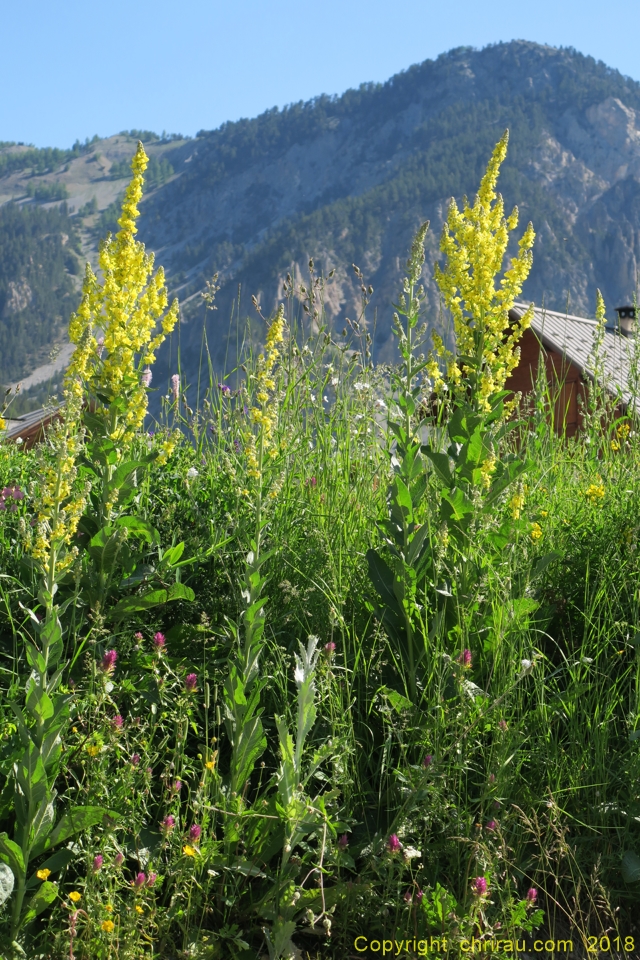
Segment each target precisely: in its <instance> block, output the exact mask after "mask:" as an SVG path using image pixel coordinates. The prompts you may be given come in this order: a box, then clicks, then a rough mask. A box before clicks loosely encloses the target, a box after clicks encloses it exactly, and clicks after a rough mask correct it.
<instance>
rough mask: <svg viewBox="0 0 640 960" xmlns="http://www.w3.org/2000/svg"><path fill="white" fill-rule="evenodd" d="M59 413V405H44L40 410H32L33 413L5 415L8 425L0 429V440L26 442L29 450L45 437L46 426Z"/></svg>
mask: <svg viewBox="0 0 640 960" xmlns="http://www.w3.org/2000/svg"><path fill="white" fill-rule="evenodd" d="M59 413H60V408H59V407H42V408H41V409H40V410H32V411H31V413H25V414H23V415H22V416H20V417H8V416H6V415H5V417H4V421H5V423H6V427H5V429H4V430H1V431H0V440H10V441H12V442H13V443H20V444H24V449H25V450H29V448H30V447H33V446H34V445H35V444H36V443H39V442H40V441H41V440H42V439H43V437H44V432H45V430H46V428H47V427H48V426H49V424H50V423H52V422H53V421H54V420H55V419H56V418H57V417H58V416H59Z"/></svg>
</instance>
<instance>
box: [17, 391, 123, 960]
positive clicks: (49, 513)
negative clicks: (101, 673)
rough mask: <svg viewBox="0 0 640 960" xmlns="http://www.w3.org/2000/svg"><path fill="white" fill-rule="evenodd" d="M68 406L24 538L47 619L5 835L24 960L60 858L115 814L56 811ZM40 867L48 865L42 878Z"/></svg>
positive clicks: (69, 467)
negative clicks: (10, 831)
mask: <svg viewBox="0 0 640 960" xmlns="http://www.w3.org/2000/svg"><path fill="white" fill-rule="evenodd" d="M66 399H67V403H66V406H65V408H64V412H63V415H62V418H61V420H60V421H58V422H57V423H56V424H55V425H54V427H53V429H52V430H51V431H50V433H49V446H50V450H49V451H48V452H47V453H46V454H45V453H44V452H43V453H42V454H41V457H40V460H41V466H40V479H39V506H38V513H37V517H36V520H35V528H34V529H33V530H29V532H28V534H27V531H26V528H25V529H24V530H23V533H24V535H25V539H26V546H27V551H28V553H29V554H30V556H31V559H32V562H33V565H34V568H35V571H36V573H37V574H38V578H39V584H40V588H39V592H38V598H37V599H38V602H39V605H40V611H41V612H39V613H37V612H36V611H34V610H31V609H26V613H27V615H28V623H29V624H30V627H29V628H27V627H25V628H24V634H23V636H24V647H25V655H26V659H27V663H28V665H29V667H30V670H31V672H30V674H29V677H28V678H27V680H26V683H25V688H24V702H23V703H22V704H21V703H19V702H17V701H13V702H11V707H12V709H13V712H14V714H15V718H16V726H17V732H18V737H19V741H20V742H19V744H17V745H16V751H15V757H16V759H15V762H14V765H13V788H14V814H15V828H14V835H13V839H11V838H10V837H9V836H8V835H7V834H6V833H4V834H0V877H1V880H2V882H1V883H0V901H2V900H7V899H8V898H9V897H11V896H12V895H13V900H12V904H11V920H10V941H11V944H12V947H11V949H12V952H13V954H14V955H16V956H25V955H26V954H25V953H24V950H23V945H22V944H23V943H24V936H25V935H28V928H29V925H30V923H31V922H32V921H33V920H34V919H35V918H36V917H37V916H38V915H39V914H40V913H41V912H42V911H43V910H45V909H46V908H47V907H48V906H49V905H50V904H51V903H52V902H53V901H54V900H55V899H56V898H57V896H58V888H57V885H56V883H55V882H53V881H50V880H49V879H48V878H49V876H51V874H53V873H55V872H56V871H58V870H60V869H61V868H62V867H64V866H65V865H66V864H67V863H68V862H69V860H70V859H72V857H73V854H72V853H71V852H70V851H69V850H68V849H64V850H60V851H57V852H53V851H54V850H55V848H56V847H58V846H59V845H60V844H62V843H63V842H65V841H68V840H69V839H70V838H71V837H73V836H75V835H76V834H78V833H80V832H81V831H82V830H85V829H87V828H88V827H91V826H93V825H94V824H96V823H100V822H101V821H103V819H104V818H105V817H106V816H107V815H108V813H109V811H107V810H105V809H102V808H99V807H84V806H77V805H76V806H74V805H73V804H69V803H67V804H66V810H65V812H64V813H63V814H62V815H61V816H58V812H57V810H56V790H55V786H54V785H55V781H56V777H57V774H58V770H59V767H60V761H61V757H62V752H63V738H64V735H65V731H66V729H67V726H68V723H69V718H70V713H71V710H72V708H73V702H72V701H73V698H72V695H71V694H70V693H69V692H65V691H64V688H63V686H62V679H63V673H64V671H65V668H66V667H67V664H66V663H63V662H61V661H62V656H63V651H64V641H65V628H64V627H63V624H62V621H61V617H63V615H64V612H65V610H66V608H67V607H68V606H69V604H70V603H71V602H72V598H70V599H68V600H66V601H65V602H64V603H62V604H61V605H59V606H58V605H57V604H56V594H57V593H58V585H59V581H60V580H61V579H62V578H63V577H64V576H65V574H66V573H67V572H68V571H69V570H70V568H71V567H72V566H73V564H74V563H75V562H76V558H77V548H76V547H75V546H74V539H75V534H76V531H77V528H78V523H79V520H80V517H81V515H82V512H83V510H84V507H85V504H86V500H87V495H88V487H87V485H86V484H83V483H82V481H81V480H79V478H78V469H77V461H78V457H79V455H80V451H81V449H82V443H83V430H82V426H81V420H80V408H79V402H78V400H77V398H75V397H73V396H71V395H67V398H66ZM43 858H44V860H43ZM34 861H40V866H39V869H38V870H37V871H34V868H33V864H34ZM21 941H22V943H21Z"/></svg>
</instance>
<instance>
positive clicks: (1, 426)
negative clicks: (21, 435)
mask: <svg viewBox="0 0 640 960" xmlns="http://www.w3.org/2000/svg"><path fill="white" fill-rule="evenodd" d="M6 425H7V422H6V420H5V419H4V418H3V417H0V430H4V428H5V427H6Z"/></svg>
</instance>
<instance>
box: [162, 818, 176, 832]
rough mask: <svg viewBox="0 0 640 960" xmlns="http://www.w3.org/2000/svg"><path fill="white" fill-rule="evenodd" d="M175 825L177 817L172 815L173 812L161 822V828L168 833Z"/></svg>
mask: <svg viewBox="0 0 640 960" xmlns="http://www.w3.org/2000/svg"><path fill="white" fill-rule="evenodd" d="M175 825H176V818H175V817H172V816H171V814H169V815H168V816H167V817H165V818H164V820H163V821H162V823H161V824H160V828H161V830H162V832H163V833H164V834H167V833H171V831H172V830H173V828H174V827H175Z"/></svg>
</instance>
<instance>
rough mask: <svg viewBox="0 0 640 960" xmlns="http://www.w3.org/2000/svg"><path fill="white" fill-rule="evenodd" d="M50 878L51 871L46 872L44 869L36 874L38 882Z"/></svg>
mask: <svg viewBox="0 0 640 960" xmlns="http://www.w3.org/2000/svg"><path fill="white" fill-rule="evenodd" d="M50 876H51V870H47V869H46V868H45V869H44V870H38V872H37V873H36V877H37V878H38V880H47V879H48V878H49V877H50Z"/></svg>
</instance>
